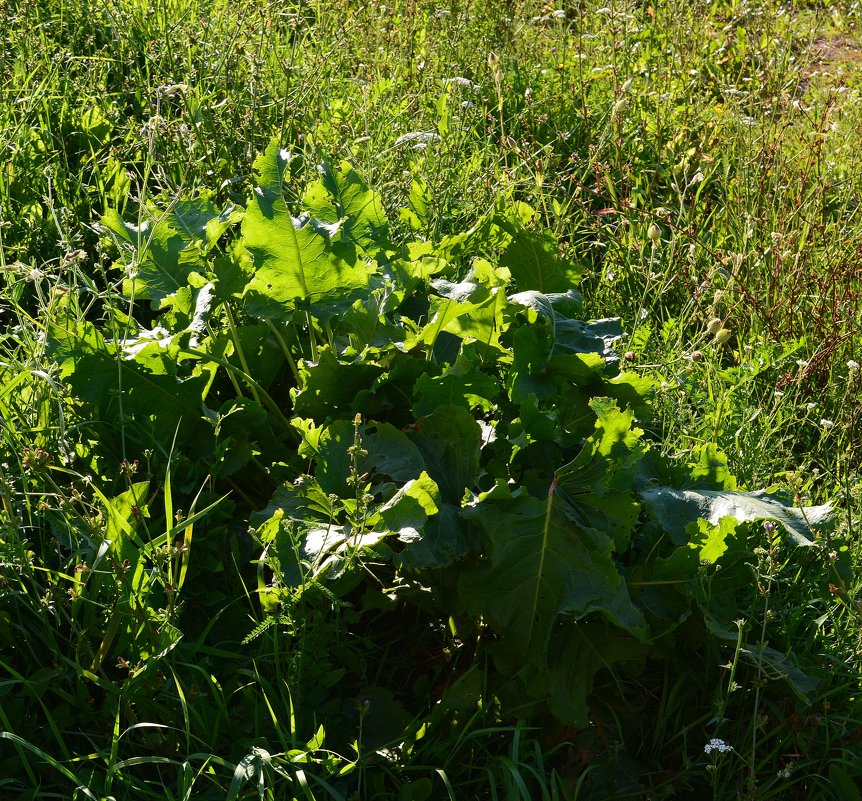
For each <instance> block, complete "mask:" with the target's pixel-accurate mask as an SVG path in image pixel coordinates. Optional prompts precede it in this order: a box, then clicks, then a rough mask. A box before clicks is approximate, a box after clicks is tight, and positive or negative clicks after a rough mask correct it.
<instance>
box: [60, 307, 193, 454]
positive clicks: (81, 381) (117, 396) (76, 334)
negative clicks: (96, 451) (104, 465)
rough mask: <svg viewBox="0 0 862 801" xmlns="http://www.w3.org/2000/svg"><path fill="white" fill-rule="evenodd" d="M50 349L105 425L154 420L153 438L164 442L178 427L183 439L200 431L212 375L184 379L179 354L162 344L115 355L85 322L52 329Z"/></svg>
mask: <svg viewBox="0 0 862 801" xmlns="http://www.w3.org/2000/svg"><path fill="white" fill-rule="evenodd" d="M48 347H49V352H50V354H51V357H52V358H53V359H55V360H56V361H58V362H59V363H60V376H61V378H62V379H63V380H64V382H65V383H66V384H67V385H68V386H69V387H71V389H72V392H73V393H74V394H75V395H76V396H77V397H78V398H80V399H81V400H83V401H86V402H87V403H90V404H93V405H94V406H95V407H97V408H98V409H99V412H100V418H101V419H102V420H103V421H104V422H108V423H113V424H115V425H121V424H127V423H129V422H136V423H139V424H141V423H144V422H145V421H156V422H157V425H156V424H153V425H150V426H149V428H150V434H151V435H152V436H154V437H155V438H156V440H157V441H159V442H161V443H165V442H170V440H171V438H172V437H173V436H174V433H175V432H176V431H177V427H178V426H180V433H181V435H184V434H186V433H191V432H194V431H198V430H199V425H198V423H199V422H200V420H201V419H202V416H203V393H204V392H205V390H206V386H207V383H208V381H209V376H208V375H206V374H200V375H192V376H190V377H188V378H181V377H180V376H178V375H177V369H178V366H177V362H176V355H175V354H174V355H172V354H171V352H170V351H168V350H167V349H165V348H163V347H161V345H160V344H159V343H158V342H156V341H152V342H149V343H147V344H146V345H144V346H142V347H140V348H138V349H137V350H135V351H134V353H133V354H129V353H127V352H125V351H124V352H122V353H117V348H116V346H115V345H114V344H113V343H110V342H106V341H105V339H104V338H103V337H102V335H101V334H100V333H99V332H98V331H97V330H96V328H95V327H94V326H93V325H92V323H87V322H84V323H78V324H77V325H75V326H74V327H69V328H65V327H62V326H52V327H51V328H50V329H49V343H48ZM181 421H182V423H181ZM151 445H152V443H147V447H150V446H151Z"/></svg>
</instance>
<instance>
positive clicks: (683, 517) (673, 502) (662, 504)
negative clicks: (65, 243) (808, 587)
mask: <svg viewBox="0 0 862 801" xmlns="http://www.w3.org/2000/svg"><path fill="white" fill-rule="evenodd" d="M640 497H641V500H642V501H643V504H644V506H645V507H646V509H647V511H648V512H649V514H650V516H651V517H652V518H653V519H655V520H656V521H657V522H658V523H659V524H660V525H661V526H662V528H664V529H665V531H667V532H668V534H670V535H671V538H672V539H673V540H674V541H675V542H681V541H683V540H684V539H685V528H686V526H687V525H688V524H689V523H692V522H694V521H696V520H698V519H700V518H702V519H705V520H708V521H709V522H710V523H712V524H713V525H716V524H717V523H718V522H719V521H720V520H721V519H722V518H723V517H732V518H735V519H736V520H739V521H740V522H744V521H750V520H776V521H778V522H779V523H780V524H781V525H782V526H783V527H784V529H785V531H786V532H787V533H788V535H789V536H790V538H791V540H792V541H793V542H795V543H796V544H797V545H813V543H814V539H813V538H814V532H815V530H817V529H822V528H825V527H828V526H830V525H831V524H832V518H833V512H832V504H830V503H826V504H823V505H822V506H806V507H797V506H790V505H787V504H785V503H784V502H783V501H782V500H781V499H779V498H777V497H775V496H773V495H770V494H769V493H767V492H765V491H763V490H760V491H757V492H726V491H718V490H678V489H671V488H670V487H650V488H647V489H644V490H641V492H640Z"/></svg>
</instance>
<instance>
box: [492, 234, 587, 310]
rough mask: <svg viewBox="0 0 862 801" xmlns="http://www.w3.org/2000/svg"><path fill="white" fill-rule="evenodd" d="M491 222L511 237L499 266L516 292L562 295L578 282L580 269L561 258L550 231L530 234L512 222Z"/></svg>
mask: <svg viewBox="0 0 862 801" xmlns="http://www.w3.org/2000/svg"><path fill="white" fill-rule="evenodd" d="M494 222H495V223H496V224H497V226H499V227H500V228H501V229H502V230H503V231H505V232H506V233H507V234H508V235H509V236H510V237H511V241H510V243H509V245H508V247H507V248H506V250H505V251H504V252H503V255H502V256H501V257H500V264H501V265H502V266H504V267H508V268H509V271H510V272H511V273H512V278H513V279H514V281H515V285H516V286H517V287H518V290H519V291H521V292H524V291H527V290H535V291H537V292H543V293H549V292H558V293H565V292H568V291H569V290H570V289H572V288H573V287H574V285H575V284H576V283H577V282H578V279H579V278H580V277H581V272H582V270H581V268H580V267H578V266H577V265H575V264H572V263H571V262H570V261H568V260H566V259H564V258H562V257H561V256H560V248H559V244H558V243H557V238H556V237H555V236H554V235H553V234H552V233H551V232H550V231H531V230H529V229H528V228H527V227H526V226H525V225H524V224H523V223H522V222H521V221H520V220H516V219H512V218H509V219H501V218H500V217H496V218H495V220H494Z"/></svg>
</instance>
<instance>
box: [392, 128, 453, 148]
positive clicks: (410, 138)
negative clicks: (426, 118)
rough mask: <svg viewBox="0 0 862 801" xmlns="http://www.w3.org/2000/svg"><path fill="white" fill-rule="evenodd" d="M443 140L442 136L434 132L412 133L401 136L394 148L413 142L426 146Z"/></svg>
mask: <svg viewBox="0 0 862 801" xmlns="http://www.w3.org/2000/svg"><path fill="white" fill-rule="evenodd" d="M441 138H442V137H441V136H440V134H438V133H435V132H434V131H411V132H410V133H406V134H401V136H399V137H398V138H397V139H396V140H395V144H394V145H393V147H400V146H401V145H405V144H408V143H411V142H414V143H418V144H420V145H424V144H427V143H428V142H439V141H440V139H441Z"/></svg>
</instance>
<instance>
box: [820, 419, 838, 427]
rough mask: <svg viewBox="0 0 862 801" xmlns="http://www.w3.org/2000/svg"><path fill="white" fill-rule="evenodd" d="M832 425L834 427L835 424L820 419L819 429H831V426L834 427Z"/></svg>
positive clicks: (831, 421)
mask: <svg viewBox="0 0 862 801" xmlns="http://www.w3.org/2000/svg"><path fill="white" fill-rule="evenodd" d="M834 425H835V422H834V421H833V420H827V419H826V418H825V417H823V418H821V420H820V427H821V428H832V426H834Z"/></svg>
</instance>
